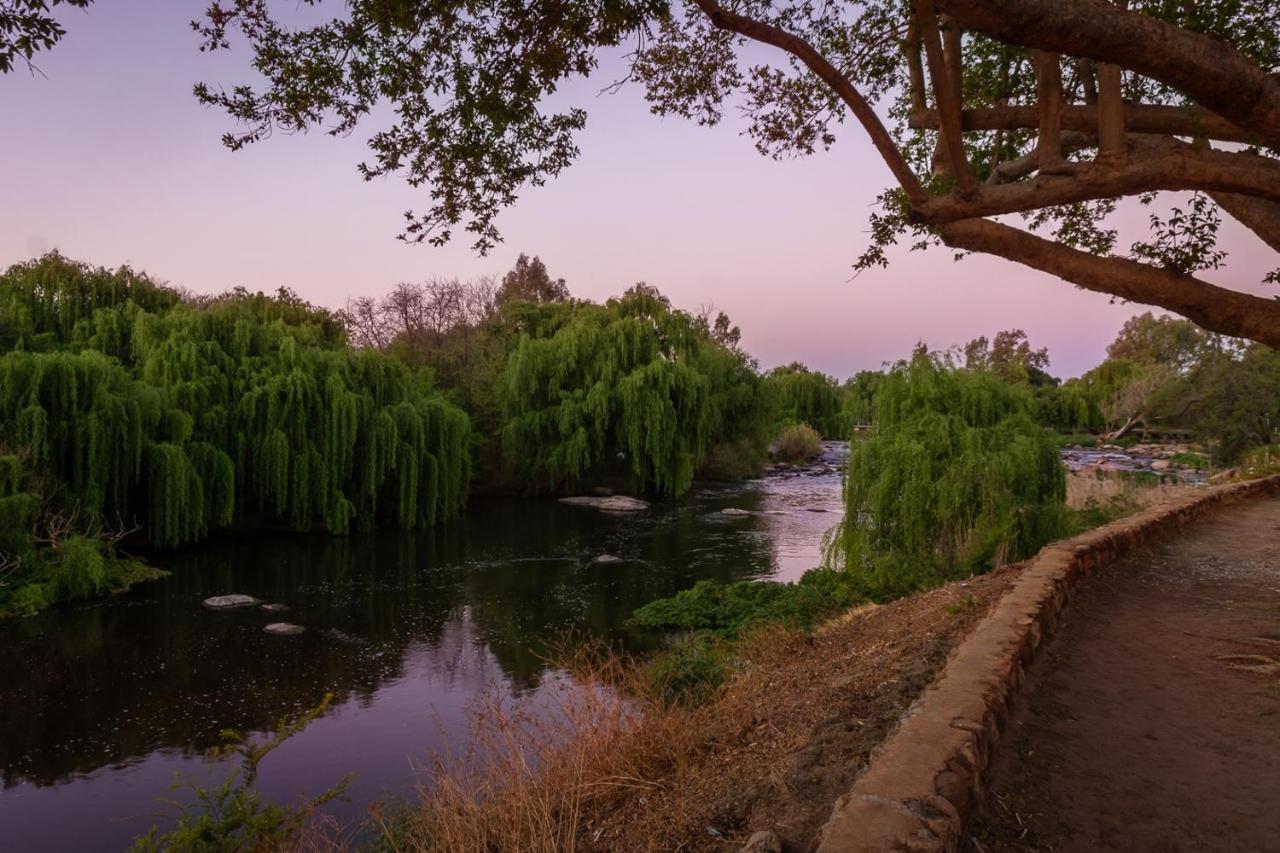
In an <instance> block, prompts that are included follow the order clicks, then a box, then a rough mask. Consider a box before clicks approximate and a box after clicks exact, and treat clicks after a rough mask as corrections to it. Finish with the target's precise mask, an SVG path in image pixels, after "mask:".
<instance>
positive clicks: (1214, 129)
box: [910, 104, 1255, 143]
mask: <svg viewBox="0 0 1280 853" xmlns="http://www.w3.org/2000/svg"><path fill="white" fill-rule="evenodd" d="M938 124H939V119H938V115H937V113H936V112H934V111H932V110H930V111H928V112H925V113H915V114H913V115H912V116H911V119H910V125H911V127H913V128H915V129H916V130H937V129H938ZM1124 124H1125V129H1126V130H1127V131H1129V132H1130V133H1162V134H1168V135H1172V136H1188V137H1196V138H1199V137H1203V138H1205V139H1215V140H1220V141H1222V142H1246V143H1247V142H1249V141H1250V140H1251V139H1253V138H1254V136H1255V134H1250V133H1248V132H1247V131H1245V130H1242V129H1241V128H1240V127H1238V126H1236V125H1234V124H1232V123H1231V122H1229V121H1227V120H1226V119H1224V118H1222V117H1221V116H1216V115H1214V114H1213V113H1211V112H1209V111H1208V110H1203V109H1197V108H1193V107H1166V106H1154V105H1149V106H1136V105H1133V104H1128V105H1126V106H1125V109H1124ZM960 126H961V128H962V129H963V130H966V131H969V130H1033V129H1035V128H1037V127H1039V126H1040V115H1039V111H1038V109H1037V108H1036V107H1035V106H1030V105H1028V106H1004V107H988V108H985V109H975V110H965V111H964V112H962V113H961V114H960ZM1062 128H1063V130H1078V131H1081V132H1083V133H1095V132H1096V131H1097V129H1098V108H1097V105H1096V104H1071V105H1068V106H1064V107H1063V108H1062Z"/></svg>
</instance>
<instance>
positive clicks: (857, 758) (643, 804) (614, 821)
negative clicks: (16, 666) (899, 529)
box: [579, 566, 1021, 851]
mask: <svg viewBox="0 0 1280 853" xmlns="http://www.w3.org/2000/svg"><path fill="white" fill-rule="evenodd" d="M1020 568H1021V567H1020V566H1011V567H1006V568H1004V569H1002V570H999V571H996V572H992V573H990V574H988V575H984V576H982V577H977V578H973V579H970V580H968V581H965V582H963V583H953V584H949V585H947V586H945V587H942V588H940V589H937V590H934V591H931V592H928V593H924V594H921V595H918V596H913V597H911V598H907V599H903V600H900V601H896V602H893V603H891V604H887V605H883V606H879V607H875V606H872V607H866V608H861V609H859V610H856V611H854V612H853V613H851V614H849V615H848V616H846V617H844V618H842V619H840V620H837V621H835V622H834V623H832V624H831V625H829V626H827V627H825V628H824V629H822V630H820V631H818V632H815V633H813V634H810V635H807V636H806V635H800V634H794V633H783V632H775V633H772V634H769V635H767V636H763V637H758V638H756V641H755V643H754V644H750V643H749V644H748V649H747V654H748V656H749V657H750V658H751V665H750V667H749V668H747V669H746V670H745V672H744V673H743V675H742V676H741V677H740V678H738V679H736V680H735V681H734V683H733V684H732V685H731V687H730V689H729V690H728V692H727V694H726V695H725V696H723V697H722V698H721V699H719V700H718V701H716V702H715V703H714V704H713V705H712V706H711V707H709V708H707V709H706V711H707V713H705V714H699V715H698V716H697V718H696V720H695V721H691V724H693V725H696V726H697V728H698V731H697V732H696V736H695V737H694V738H693V740H694V742H695V743H696V745H697V746H696V748H695V749H694V750H693V751H692V752H691V754H689V755H688V756H687V757H686V759H685V760H684V761H682V762H681V764H680V766H677V767H673V768H670V769H669V771H668V772H666V773H665V774H663V775H662V776H661V777H660V778H654V779H650V780H649V785H650V787H649V789H648V790H646V791H645V792H644V793H643V794H639V795H634V796H629V797H627V798H625V799H621V800H620V801H618V802H617V803H616V804H615V806H614V807H612V808H611V809H609V810H607V811H605V812H604V813H596V814H589V815H586V816H584V818H585V819H584V821H583V826H582V831H581V832H580V833H579V838H580V841H581V843H582V846H583V847H585V848H588V849H593V850H610V851H633V850H663V851H667V850H716V851H725V850H736V849H737V846H738V845H741V844H742V843H743V842H744V841H745V840H746V839H747V837H749V836H750V835H751V834H752V833H753V832H755V831H758V830H761V829H770V830H773V831H775V832H777V833H778V835H779V836H780V837H781V838H782V840H783V843H784V847H785V849H786V850H788V851H800V850H810V849H812V847H813V846H814V844H815V841H816V837H817V833H818V830H819V829H820V828H821V826H822V824H823V823H824V822H825V821H826V820H827V818H828V817H829V816H830V814H831V809H832V806H833V805H834V803H835V800H836V799H837V798H838V797H840V796H841V795H843V794H845V793H846V792H847V791H848V790H849V788H850V787H851V786H852V784H853V780H854V777H855V776H856V775H857V774H858V773H859V772H860V771H861V770H862V768H863V767H865V765H866V762H867V758H868V756H869V755H870V753H871V750H872V749H873V748H875V747H876V746H877V745H879V744H880V743H881V742H882V741H884V739H885V738H886V736H887V735H888V734H889V733H890V732H891V731H892V730H893V728H894V727H895V726H896V724H897V721H898V719H899V718H900V717H901V715H902V714H903V712H904V711H905V710H906V709H907V708H908V706H909V705H910V704H911V703H912V702H913V701H914V700H915V699H916V698H917V697H918V696H919V695H920V693H921V692H922V691H923V690H924V689H925V688H926V687H927V686H928V685H929V684H930V683H931V682H932V681H933V680H934V678H935V677H936V676H937V675H938V673H939V672H940V671H941V669H942V667H943V665H944V664H945V662H946V659H947V657H948V655H949V653H950V652H951V650H952V649H953V648H954V647H955V646H956V645H957V644H958V643H959V642H960V641H961V640H962V639H963V638H964V637H965V636H966V635H967V634H968V633H969V631H970V630H971V629H972V628H973V626H974V625H975V624H976V623H977V622H978V621H979V620H980V619H981V618H982V617H983V616H985V615H986V614H987V612H988V610H989V609H990V607H991V605H992V604H993V603H994V602H995V601H996V600H997V599H999V597H1000V596H1001V595H1002V594H1003V593H1004V591H1005V590H1006V589H1007V588H1008V587H1009V585H1010V584H1011V583H1012V582H1013V580H1014V579H1015V578H1016V576H1017V573H1018V571H1019V570H1020Z"/></svg>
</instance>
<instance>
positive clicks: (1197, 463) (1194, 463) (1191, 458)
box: [1173, 453, 1209, 471]
mask: <svg viewBox="0 0 1280 853" xmlns="http://www.w3.org/2000/svg"><path fill="white" fill-rule="evenodd" d="M1173 461H1174V462H1176V463H1178V464H1179V465H1186V466H1187V467H1188V468H1194V469H1196V470H1197V471H1204V470H1205V469H1207V468H1208V467H1209V457H1208V456H1205V455H1204V454H1203V453H1175V454H1173Z"/></svg>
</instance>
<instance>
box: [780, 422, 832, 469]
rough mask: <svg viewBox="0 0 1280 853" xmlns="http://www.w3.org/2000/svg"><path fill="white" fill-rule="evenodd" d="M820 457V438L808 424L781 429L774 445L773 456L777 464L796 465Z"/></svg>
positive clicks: (792, 425)
mask: <svg viewBox="0 0 1280 853" xmlns="http://www.w3.org/2000/svg"><path fill="white" fill-rule="evenodd" d="M820 455H822V436H820V435H818V431H817V430H815V429H814V428H813V427H811V426H809V425H808V424H791V425H790V426H786V427H783V429H782V432H781V433H779V434H778V441H777V443H776V444H775V445H774V452H773V456H774V458H775V459H777V460H778V461H779V462H785V463H786V464H788V465H798V464H801V463H804V462H808V461H809V460H810V459H814V458H815V457H818V456H820Z"/></svg>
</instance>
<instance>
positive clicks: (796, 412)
mask: <svg viewBox="0 0 1280 853" xmlns="http://www.w3.org/2000/svg"><path fill="white" fill-rule="evenodd" d="M765 384H766V386H767V387H768V388H769V389H770V391H771V393H772V394H773V395H774V396H775V397H776V401H777V405H778V407H779V409H780V414H781V418H782V421H783V423H784V424H792V423H802V424H808V425H809V426H811V427H813V428H814V429H816V430H817V431H818V432H819V433H820V434H821V435H822V437H823V438H829V439H844V438H848V437H849V436H848V433H849V431H850V429H851V428H852V424H853V422H852V420H851V419H850V415H849V413H847V412H846V411H845V409H844V405H843V400H842V398H841V392H840V388H839V386H837V385H836V383H835V380H833V379H832V378H831V377H829V376H827V375H826V374H824V373H820V372H818V371H816V370H810V369H809V368H808V367H805V366H804V365H803V364H800V363H799V362H796V363H793V364H788V365H786V366H785V367H776V368H774V369H773V370H771V371H769V372H768V373H767V374H766V375H765Z"/></svg>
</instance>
